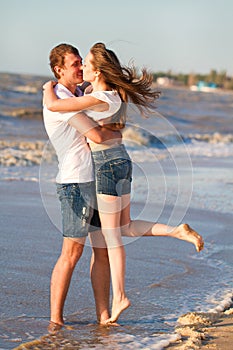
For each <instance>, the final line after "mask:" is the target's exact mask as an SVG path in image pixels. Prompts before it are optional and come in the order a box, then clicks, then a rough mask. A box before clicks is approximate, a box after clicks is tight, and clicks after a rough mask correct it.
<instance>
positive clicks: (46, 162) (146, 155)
mask: <svg viewBox="0 0 233 350" xmlns="http://www.w3.org/2000/svg"><path fill="white" fill-rule="evenodd" d="M13 78H14V79H13ZM13 78H12V77H11V79H9V81H10V85H9V89H8V90H9V91H8V90H6V88H5V86H4V88H2V91H1V89H0V93H1V94H2V95H1V98H2V100H4V101H5V104H6V105H4V110H2V111H1V110H0V136H1V138H0V147H1V155H0V170H1V172H0V189H1V192H0V193H1V195H0V198H1V201H0V206H1V210H0V222H1V235H0V243H1V254H0V260H1V274H2V276H1V277H2V278H1V282H0V283H1V286H0V287H1V294H0V305H1V308H0V315H1V318H0V349H1V350H3V349H4V350H6V349H21V350H22V349H43V350H47V349H54V348H56V349H90V348H91V349H102V348H105V349H109V350H112V349H119V350H123V349H124V350H125V349H127V350H128V349H129V350H131V349H133V350H135V349H144V350H146V349H156V350H160V349H164V348H168V349H174V350H175V349H183V350H184V349H186V350H188V349H199V348H200V349H218V350H221V349H224V350H225V349H227V350H228V349H229V350H230V349H231V344H232V339H231V337H232V330H233V328H232V325H233V323H232V313H231V311H232V297H233V282H232V268H233V254H232V250H233V235H232V226H233V215H232V211H233V201H232V194H233V180H232V167H233V127H232V123H231V121H232V106H233V98H232V95H230V94H226V95H225V94H223V95H209V94H208V95H206V94H205V95H203V94H201V93H195V92H189V91H182V90H166V91H164V92H163V96H162V99H161V102H160V105H159V106H158V109H157V113H161V115H157V117H158V118H156V119H153V118H149V119H148V120H144V121H143V122H142V121H141V119H140V118H139V117H137V116H136V117H135V116H133V115H132V118H131V119H130V120H129V123H128V125H127V130H126V133H125V135H124V142H125V144H126V147H127V150H128V152H129V154H130V156H131V158H132V160H133V163H134V171H133V188H132V208H131V214H132V218H133V219H142V218H143V219H146V220H149V221H152V222H163V223H169V224H174V225H176V224H178V223H180V222H188V223H189V224H190V225H191V226H192V227H193V228H194V229H195V230H197V231H198V232H199V233H200V234H202V235H203V238H204V240H205V248H204V250H203V251H202V252H200V253H197V252H196V251H195V248H194V246H193V245H192V244H189V243H187V242H184V241H180V240H176V239H172V238H168V237H166V238H165V237H156V238H155V237H146V238H143V237H140V238H134V239H132V238H124V243H125V249H126V256H127V271H126V290H127V294H128V296H129V298H130V300H131V303H132V306H131V307H130V308H129V309H127V310H126V311H125V312H124V313H123V314H122V315H121V317H120V319H119V324H120V326H119V327H102V326H99V325H98V324H97V322H96V315H95V304H94V299H93V293H92V288H91V283H90V277H89V262H90V257H91V247H90V244H89V241H88V240H87V243H86V246H85V249H84V253H83V256H82V258H81V260H80V261H79V263H78V265H77V267H76V269H75V272H74V276H73V279H72V283H71V286H70V290H69V294H68V297H67V300H66V304H65V323H66V327H65V328H63V329H62V330H61V331H60V332H59V333H58V334H56V335H49V334H48V332H47V326H48V322H49V284H50V277H51V272H52V269H53V266H54V264H55V262H56V260H57V258H58V256H59V253H60V248H61V244H62V234H61V217H60V207H59V202H58V199H57V196H56V188H55V176H56V173H57V161H56V156H55V155H54V152H53V150H52V148H51V146H50V144H49V143H48V142H47V141H48V140H47V135H46V133H45V131H44V128H43V122H42V119H41V116H40V117H39V116H38V113H39V112H38V110H39V108H40V104H41V93H40V91H39V90H36V91H37V92H36V91H34V90H30V92H28V88H24V92H22V91H21V89H18V90H20V91H18V90H17V91H15V90H14V91H13V90H11V86H14V85H15V81H16V79H17V82H18V83H17V86H20V84H24V86H25V85H26V86H28V85H27V84H29V83H30V84H31V82H33V77H30V79H29V78H28V80H27V79H26V78H25V77H19V76H17V77H16V76H14V77H13ZM30 84H29V86H30V87H31V85H30ZM8 93H9V95H7V94H8ZM6 96H8V99H5V97H6ZM32 100H33V102H32ZM29 101H31V102H30V103H31V105H30V110H31V108H34V109H33V110H36V115H34V117H33V113H32V114H30V113H31V112H30V113H29V114H27V110H25V111H24V117H22V115H20V116H19V115H18V116H12V110H13V106H15V107H14V110H16V109H17V108H19V107H20V108H23V107H22V106H23V105H24V104H25V103H26V104H27V103H29ZM7 103H8V104H9V106H8V105H7ZM197 103H198V108H196V106H197ZM16 106H17V108H16ZM8 110H9V111H8ZM17 110H18V109H17ZM21 113H22V112H21Z"/></svg>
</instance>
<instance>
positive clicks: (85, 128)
mask: <svg viewBox="0 0 233 350" xmlns="http://www.w3.org/2000/svg"><path fill="white" fill-rule="evenodd" d="M50 66H51V69H52V71H53V73H54V75H55V77H56V78H57V79H58V84H57V85H56V87H55V91H56V94H57V96H58V97H59V98H67V97H71V96H81V95H82V91H81V90H80V89H79V88H77V84H80V83H82V82H83V75H82V58H81V57H80V55H79V52H78V50H77V49H76V48H74V47H73V46H71V45H67V44H60V45H58V46H56V47H55V48H53V49H52V51H51V53H50ZM43 114H44V124H45V128H46V131H47V134H48V136H49V138H50V140H51V143H52V144H53V146H54V148H55V150H56V153H57V156H58V161H59V172H58V175H57V178H56V182H57V192H58V195H59V199H60V201H61V210H62V223H63V246H62V251H61V255H60V257H59V259H58V261H57V263H56V265H55V267H54V269H53V273H52V277H51V293H50V307H51V315H50V325H49V330H50V331H53V330H56V329H59V328H60V327H62V326H63V325H64V319H63V308H64V303H65V299H66V296H67V292H68V289H69V285H70V281H71V277H72V273H73V271H74V268H75V266H76V264H77V262H78V261H79V259H80V257H81V255H82V252H83V247H84V243H85V239H86V236H87V234H88V231H89V223H90V220H91V219H92V220H93V221H92V223H91V224H92V225H95V226H98V225H99V223H97V222H98V217H97V215H98V213H97V211H95V212H94V214H93V207H94V200H95V186H94V174H93V166H92V159H91V152H90V149H89V147H88V145H87V143H86V138H85V136H87V137H88V138H89V139H91V140H93V141H94V142H96V143H100V142H104V141H105V140H108V139H112V138H113V137H120V134H119V133H118V132H114V131H110V130H109V129H105V128H101V127H99V126H98V125H97V124H96V123H95V122H94V121H92V120H90V119H88V118H87V117H86V116H85V115H83V114H82V113H79V114H76V113H75V112H74V113H57V112H50V111H49V110H48V109H47V108H46V106H44V111H43ZM91 280H92V286H93V290H94V296H95V302H96V312H97V319H98V321H99V322H100V323H104V321H105V320H107V319H108V318H109V316H110V315H109V311H108V310H109V283H110V270H109V261H108V254H107V250H106V249H105V248H98V247H93V258H92V261H91ZM100 281H101V283H100ZM97 285H98V286H97Z"/></svg>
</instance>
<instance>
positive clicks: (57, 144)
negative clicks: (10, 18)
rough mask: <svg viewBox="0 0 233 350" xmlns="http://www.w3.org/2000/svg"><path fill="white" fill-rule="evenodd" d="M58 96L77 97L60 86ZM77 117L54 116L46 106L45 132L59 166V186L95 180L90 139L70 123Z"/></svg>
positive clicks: (72, 114) (44, 113)
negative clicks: (87, 140) (88, 141)
mask: <svg viewBox="0 0 233 350" xmlns="http://www.w3.org/2000/svg"><path fill="white" fill-rule="evenodd" d="M55 93H56V95H57V96H58V97H59V98H68V97H74V95H73V94H72V93H71V92H70V91H69V90H68V89H67V88H66V87H65V86H63V85H61V84H57V85H56V87H55ZM80 95H81V93H80ZM75 114H76V113H75V112H67V113H66V112H63V113H62V112H51V111H49V110H48V109H47V108H46V106H44V110H43V115H44V124H45V129H46V132H47V134H48V136H49V139H50V141H51V143H52V145H53V147H54V148H55V151H56V153H57V157H58V162H59V164H58V168H59V171H58V174H57V177H56V182H57V183H61V184H65V183H84V182H89V181H93V180H94V171H93V164H92V157H91V151H90V148H89V146H88V144H87V142H86V138H85V137H84V136H83V135H82V134H80V133H79V132H78V131H77V130H76V129H75V128H73V127H72V126H71V125H70V124H69V123H68V121H69V119H70V118H72V117H73V116H74V115H75Z"/></svg>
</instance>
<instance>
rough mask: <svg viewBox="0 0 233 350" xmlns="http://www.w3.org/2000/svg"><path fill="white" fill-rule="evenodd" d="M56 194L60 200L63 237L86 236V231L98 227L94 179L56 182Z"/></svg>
mask: <svg viewBox="0 0 233 350" xmlns="http://www.w3.org/2000/svg"><path fill="white" fill-rule="evenodd" d="M57 194H58V197H59V200H60V202H61V212H62V230H63V236H64V237H72V238H81V237H86V236H87V235H88V232H90V231H94V230H97V229H99V227H100V219H99V214H98V211H97V210H96V208H97V204H96V190H95V183H94V181H92V182H87V183H71V184H57Z"/></svg>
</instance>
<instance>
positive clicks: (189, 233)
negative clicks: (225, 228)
mask: <svg viewBox="0 0 233 350" xmlns="http://www.w3.org/2000/svg"><path fill="white" fill-rule="evenodd" d="M172 236H173V237H175V238H178V239H182V240H184V241H187V242H190V243H193V244H194V245H195V247H196V250H197V252H200V251H201V250H202V249H203V248H204V241H203V238H202V236H200V235H199V234H198V233H197V232H196V231H194V230H193V229H192V228H191V227H190V226H189V225H188V224H181V225H179V226H178V227H177V228H176V229H175V230H174V231H173V235H172Z"/></svg>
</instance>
